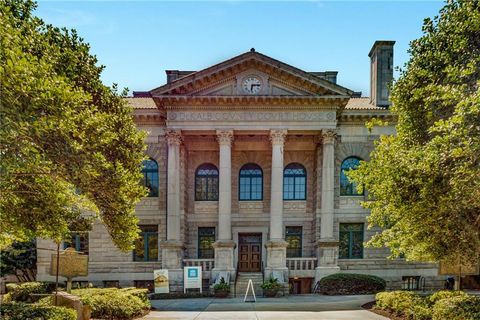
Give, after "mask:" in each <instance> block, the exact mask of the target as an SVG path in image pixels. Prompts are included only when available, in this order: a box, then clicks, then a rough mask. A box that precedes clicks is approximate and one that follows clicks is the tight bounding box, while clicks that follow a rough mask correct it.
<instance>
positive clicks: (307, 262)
mask: <svg viewBox="0 0 480 320" xmlns="http://www.w3.org/2000/svg"><path fill="white" fill-rule="evenodd" d="M316 266H317V258H287V268H288V270H290V271H292V270H315V267H316Z"/></svg>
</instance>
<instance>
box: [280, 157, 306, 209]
mask: <svg viewBox="0 0 480 320" xmlns="http://www.w3.org/2000/svg"><path fill="white" fill-rule="evenodd" d="M306 198H307V170H305V168H304V167H303V166H302V165H301V164H299V163H290V164H289V165H288V166H286V167H285V170H283V200H305V199H306Z"/></svg>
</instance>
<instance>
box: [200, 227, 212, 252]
mask: <svg viewBox="0 0 480 320" xmlns="http://www.w3.org/2000/svg"><path fill="white" fill-rule="evenodd" d="M214 242H215V228H213V227H206V228H205V227H203V228H198V259H213V258H214V249H213V246H212V245H213V243H214Z"/></svg>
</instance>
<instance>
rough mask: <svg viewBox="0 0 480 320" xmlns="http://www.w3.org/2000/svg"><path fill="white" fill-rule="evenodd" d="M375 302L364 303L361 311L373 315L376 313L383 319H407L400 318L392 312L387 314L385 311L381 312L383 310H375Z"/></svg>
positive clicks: (405, 319) (404, 319)
mask: <svg viewBox="0 0 480 320" xmlns="http://www.w3.org/2000/svg"><path fill="white" fill-rule="evenodd" d="M375 305H376V304H375V301H370V302H367V303H365V304H364V305H362V308H363V309H366V310H368V311H370V312H373V313H376V314H378V315H381V316H384V317H387V318H389V319H391V320H408V319H407V318H405V317H402V316H398V315H396V314H394V313H392V312H389V311H387V310H383V309H378V308H375Z"/></svg>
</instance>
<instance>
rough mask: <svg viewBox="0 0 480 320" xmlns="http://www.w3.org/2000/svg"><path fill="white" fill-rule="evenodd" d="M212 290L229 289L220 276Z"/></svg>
mask: <svg viewBox="0 0 480 320" xmlns="http://www.w3.org/2000/svg"><path fill="white" fill-rule="evenodd" d="M213 290H215V291H228V292H229V291H230V285H229V284H228V283H227V282H226V281H225V279H224V278H223V277H222V278H221V279H220V282H219V283H217V284H216V285H214V286H213Z"/></svg>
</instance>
